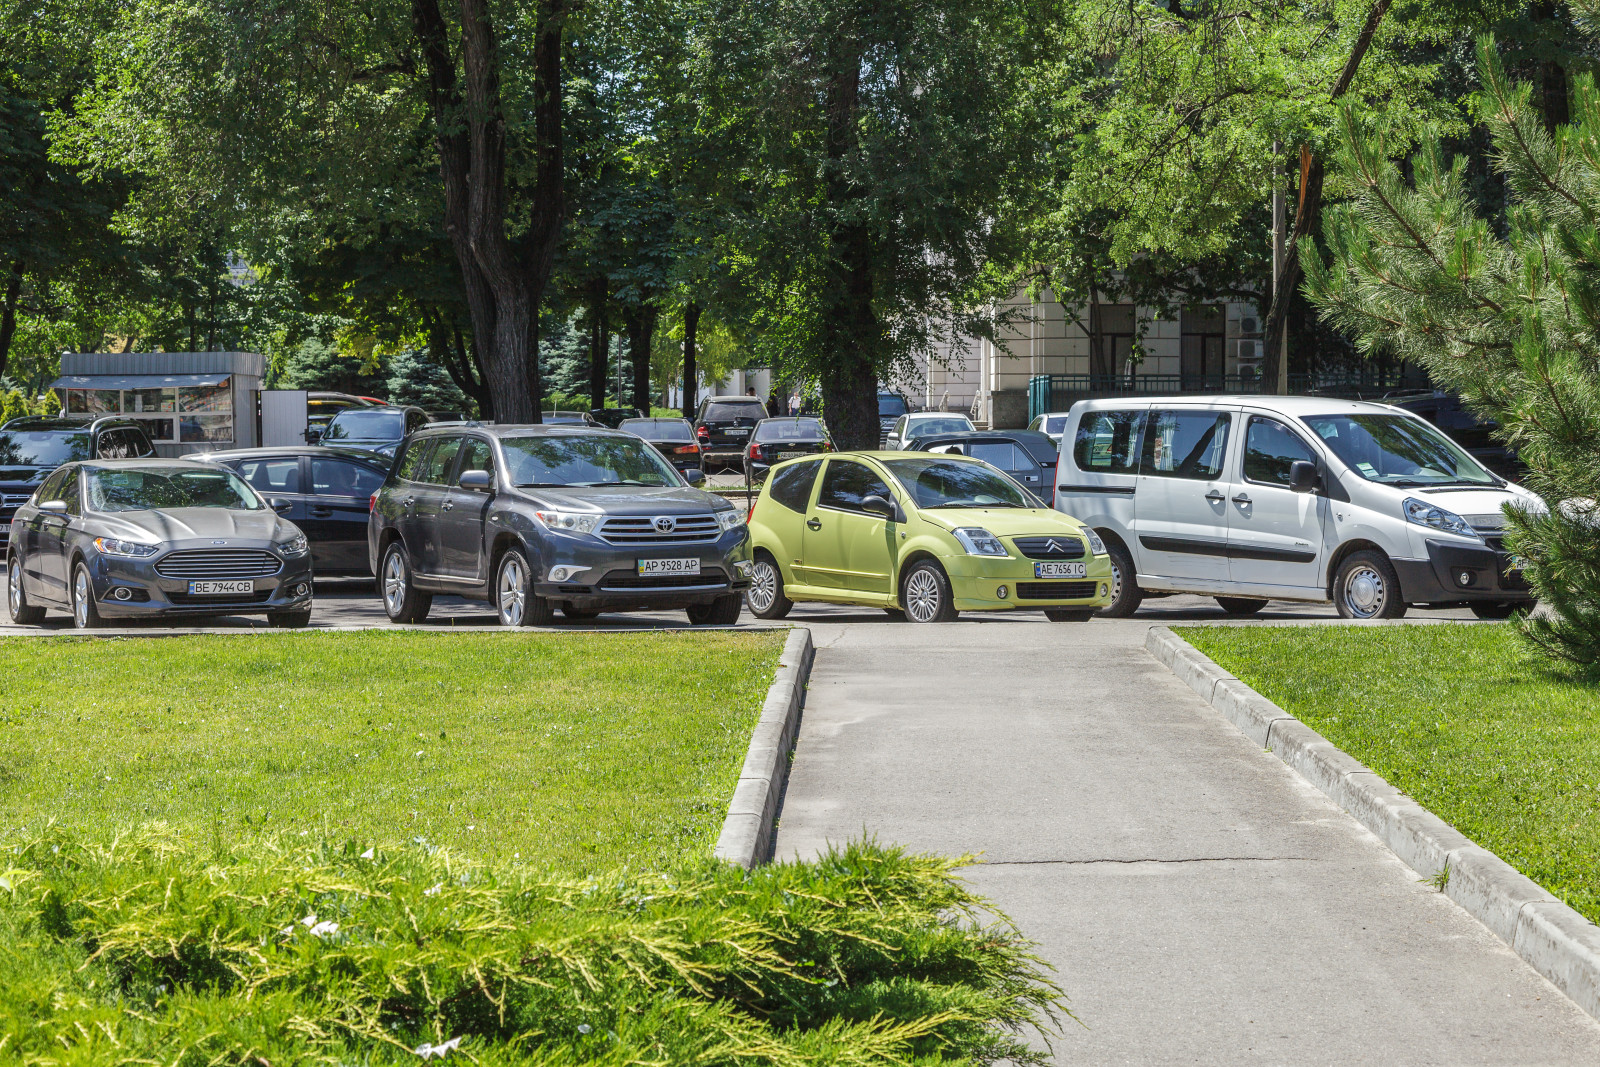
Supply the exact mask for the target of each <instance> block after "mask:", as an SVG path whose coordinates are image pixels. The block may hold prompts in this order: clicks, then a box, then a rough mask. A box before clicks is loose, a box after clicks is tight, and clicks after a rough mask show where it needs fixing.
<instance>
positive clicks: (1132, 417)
mask: <svg viewBox="0 0 1600 1067" xmlns="http://www.w3.org/2000/svg"><path fill="white" fill-rule="evenodd" d="M1144 421H1145V413H1144V412H1142V411H1089V412H1085V413H1084V416H1083V418H1082V420H1081V421H1080V422H1079V423H1078V437H1077V440H1076V441H1074V442H1073V444H1072V461H1073V462H1074V463H1076V464H1077V465H1078V469H1079V470H1081V471H1092V472H1094V473H1097V474H1138V473H1139V444H1140V439H1141V438H1142V437H1143V430H1144Z"/></svg>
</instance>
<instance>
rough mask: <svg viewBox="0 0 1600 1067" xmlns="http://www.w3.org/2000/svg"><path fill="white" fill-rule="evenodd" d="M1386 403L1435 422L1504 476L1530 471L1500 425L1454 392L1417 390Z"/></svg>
mask: <svg viewBox="0 0 1600 1067" xmlns="http://www.w3.org/2000/svg"><path fill="white" fill-rule="evenodd" d="M1383 402H1384V403H1385V404H1393V405H1394V406H1395V407H1397V408H1404V409H1405V410H1406V411H1410V412H1412V413H1414V414H1417V415H1421V416H1422V417H1423V418H1424V419H1427V420H1428V421H1429V422H1431V423H1433V424H1434V425H1435V426H1437V427H1438V428H1439V429H1440V430H1442V431H1443V432H1444V434H1445V436H1447V437H1449V438H1450V439H1451V440H1452V441H1454V442H1455V443H1456V444H1458V445H1460V446H1461V447H1462V448H1464V449H1466V450H1467V451H1468V452H1469V453H1470V454H1471V455H1472V458H1473V459H1475V460H1477V461H1478V462H1479V463H1481V464H1483V465H1484V466H1485V467H1488V468H1489V469H1490V470H1491V471H1493V472H1494V473H1496V474H1498V475H1499V476H1500V477H1502V478H1505V479H1508V480H1510V481H1513V482H1516V481H1520V480H1521V479H1522V477H1523V476H1524V475H1525V474H1527V473H1528V470H1527V468H1526V467H1525V466H1523V463H1522V461H1521V460H1519V459H1518V458H1517V453H1516V451H1515V450H1514V449H1512V448H1511V447H1510V446H1509V445H1507V444H1505V442H1503V441H1499V440H1497V439H1496V438H1495V436H1494V431H1495V430H1497V429H1499V428H1500V425H1499V423H1496V422H1494V421H1493V420H1491V419H1480V418H1479V417H1478V416H1476V415H1474V414H1473V413H1472V412H1471V411H1469V410H1467V409H1466V408H1465V407H1464V406H1462V403H1461V398H1460V397H1459V396H1456V395H1455V394H1454V393H1442V392H1433V393H1417V394H1412V395H1409V396H1391V397H1385V398H1384V400H1383Z"/></svg>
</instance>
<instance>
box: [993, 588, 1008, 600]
mask: <svg viewBox="0 0 1600 1067" xmlns="http://www.w3.org/2000/svg"><path fill="white" fill-rule="evenodd" d="M994 595H995V596H997V597H999V598H1000V599H1001V600H1004V599H1005V598H1006V597H1008V596H1010V595H1011V590H1009V589H1007V588H1006V587H1005V586H1003V585H1002V586H999V587H998V588H996V589H995V591H994Z"/></svg>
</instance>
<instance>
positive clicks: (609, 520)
mask: <svg viewBox="0 0 1600 1067" xmlns="http://www.w3.org/2000/svg"><path fill="white" fill-rule="evenodd" d="M367 551H368V558H369V560H370V562H371V564H372V567H373V572H374V573H375V574H377V576H378V593H379V595H380V596H382V598H383V606H384V610H385V611H386V612H387V613H388V615H389V618H390V619H391V620H393V621H394V622H421V621H422V620H423V619H424V618H426V617H427V615H428V609H429V608H430V607H431V606H432V603H433V597H434V595H435V594H452V595H455V596H463V597H467V598H469V599H473V600H487V601H488V602H489V603H490V604H492V605H493V606H494V608H495V610H496V612H497V613H498V614H499V617H500V622H501V624H502V625H504V626H527V625H537V624H543V623H546V622H549V621H550V619H551V618H552V617H553V616H554V614H555V609H556V608H557V607H559V608H561V610H562V613H563V614H565V615H566V616H567V618H569V619H588V618H593V617H594V616H595V615H598V614H599V613H600V612H602V611H651V610H660V609H664V608H682V609H684V610H686V611H687V612H688V615H689V621H690V622H691V623H694V624H696V625H702V624H707V623H709V624H714V625H720V626H727V625H731V624H732V623H735V622H737V621H738V619H739V612H740V607H741V604H742V602H743V601H742V598H743V595H744V591H745V589H746V588H747V587H748V586H749V584H750V534H749V531H748V530H747V529H746V527H745V513H744V511H743V510H742V509H740V508H736V507H734V506H733V504H732V503H730V502H729V501H727V500H725V499H723V498H722V497H719V496H714V495H713V494H711V493H707V492H702V491H701V490H699V489H695V488H693V487H692V486H690V485H689V484H688V483H687V482H686V481H685V480H684V479H683V477H682V476H681V475H679V474H678V472H677V471H676V470H674V469H673V467H672V464H670V463H668V462H667V461H666V459H664V458H663V457H662V455H661V453H660V452H658V451H656V449H655V448H654V447H652V446H651V445H650V444H648V443H647V442H645V441H642V440H640V439H639V438H638V437H635V436H634V435H633V434H631V433H623V432H621V431H616V430H605V429H600V428H598V427H581V426H574V427H566V426H470V425H469V426H459V427H454V426H452V427H446V426H436V427H429V428H427V429H425V430H422V431H420V432H419V433H417V434H415V435H413V436H412V437H410V438H408V439H407V440H406V442H405V444H404V445H403V446H402V448H401V451H400V455H399V457H398V458H397V459H396V460H395V465H394V469H393V470H391V471H390V472H389V477H388V478H387V479H386V480H385V481H384V483H383V487H382V488H381V489H379V490H378V492H377V495H376V496H375V497H374V500H373V507H372V516H371V518H370V520H369V521H368V524H367Z"/></svg>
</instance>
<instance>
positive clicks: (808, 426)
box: [754, 419, 828, 441]
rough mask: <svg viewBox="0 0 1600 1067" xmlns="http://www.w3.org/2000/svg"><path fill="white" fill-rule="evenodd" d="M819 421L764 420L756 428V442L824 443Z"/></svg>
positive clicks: (824, 437) (824, 434)
mask: <svg viewBox="0 0 1600 1067" xmlns="http://www.w3.org/2000/svg"><path fill="white" fill-rule="evenodd" d="M827 439H828V431H827V430H824V429H823V428H822V420H821V419H765V420H763V421H762V422H761V424H760V425H758V426H757V427H756V434H755V438H754V440H757V441H826V440H827Z"/></svg>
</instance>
